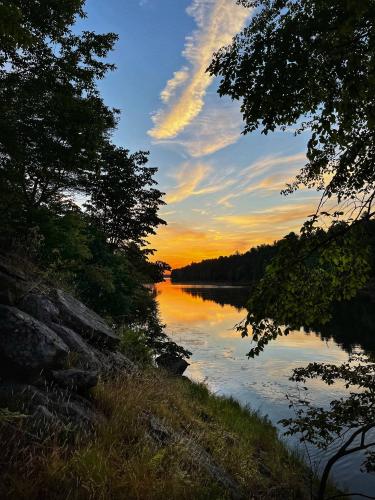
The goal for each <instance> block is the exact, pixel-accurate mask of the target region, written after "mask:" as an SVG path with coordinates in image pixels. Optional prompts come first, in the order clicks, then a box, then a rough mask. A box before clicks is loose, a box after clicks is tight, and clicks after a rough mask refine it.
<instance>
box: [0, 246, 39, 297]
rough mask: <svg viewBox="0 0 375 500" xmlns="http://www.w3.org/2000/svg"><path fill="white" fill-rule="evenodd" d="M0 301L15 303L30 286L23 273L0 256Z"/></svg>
mask: <svg viewBox="0 0 375 500" xmlns="http://www.w3.org/2000/svg"><path fill="white" fill-rule="evenodd" d="M0 284H1V285H0V302H1V303H2V304H7V305H15V304H16V303H17V301H19V300H20V299H21V298H22V296H23V295H25V294H26V293H27V292H28V290H29V289H30V288H31V285H30V283H29V282H28V280H27V278H26V276H25V274H24V273H23V272H22V271H21V270H19V269H17V267H16V266H14V265H12V264H11V263H10V262H9V260H8V259H6V258H4V257H3V256H0Z"/></svg>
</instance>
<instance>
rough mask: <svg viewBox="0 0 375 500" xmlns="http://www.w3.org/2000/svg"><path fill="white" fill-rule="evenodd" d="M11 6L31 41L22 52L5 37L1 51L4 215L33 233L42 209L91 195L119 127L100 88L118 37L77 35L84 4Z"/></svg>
mask: <svg viewBox="0 0 375 500" xmlns="http://www.w3.org/2000/svg"><path fill="white" fill-rule="evenodd" d="M6 3H7V4H8V8H9V9H11V10H12V12H16V13H17V15H18V17H19V19H18V22H19V29H20V30H21V31H22V30H26V31H28V32H29V36H30V37H31V38H30V43H26V45H25V46H24V45H21V46H22V50H19V48H20V47H19V45H20V42H18V41H17V39H18V36H16V39H15V40H13V44H12V43H11V42H12V41H9V37H7V35H6V34H5V38H4V40H5V46H1V47H0V103H1V105H0V114H1V123H0V191H1V202H0V203H1V205H0V208H1V211H2V213H4V214H7V209H8V208H9V209H11V210H12V212H11V215H12V217H13V221H12V222H13V224H15V223H18V224H20V226H21V228H22V227H23V228H25V227H26V228H27V227H28V226H29V225H30V218H31V215H32V214H31V212H32V211H33V210H34V209H35V208H38V207H40V206H47V207H51V206H53V205H56V204H59V203H61V201H62V196H63V195H64V196H66V193H67V191H74V190H80V189H84V188H85V186H86V184H87V174H88V172H90V171H94V170H95V168H96V162H97V157H98V153H99V152H100V149H101V147H102V144H103V140H104V139H105V138H106V137H108V134H109V132H110V131H111V129H113V127H114V126H115V123H116V118H115V113H114V111H113V110H111V109H109V108H108V107H107V106H105V104H104V103H103V101H102V99H101V97H100V95H99V93H98V90H97V88H96V81H97V80H98V79H100V78H103V77H104V75H105V74H106V72H107V71H108V70H109V69H112V68H113V66H112V65H111V64H108V63H107V62H105V61H104V60H103V58H105V56H106V55H107V53H108V51H109V50H111V48H112V46H113V44H114V42H115V40H116V38H117V37H116V35H114V34H112V33H109V34H106V35H98V34H95V33H92V32H84V33H82V34H80V35H76V34H74V33H73V31H72V23H73V22H74V20H75V18H76V17H77V16H78V17H82V16H83V12H82V5H83V2H81V1H77V0H74V1H69V2H63V3H61V2H55V1H52V0H49V1H47V2H36V3H33V4H32V5H31V4H30V2H25V1H15V2H14V1H12V2H6ZM44 15H45V17H42V16H44ZM17 33H18V31H17V29H16V35H17ZM7 40H8V41H9V44H7V43H6V41H7ZM15 207H17V210H14V208H15ZM5 220H7V217H6V218H5ZM3 222H4V219H3ZM21 230H22V229H21Z"/></svg>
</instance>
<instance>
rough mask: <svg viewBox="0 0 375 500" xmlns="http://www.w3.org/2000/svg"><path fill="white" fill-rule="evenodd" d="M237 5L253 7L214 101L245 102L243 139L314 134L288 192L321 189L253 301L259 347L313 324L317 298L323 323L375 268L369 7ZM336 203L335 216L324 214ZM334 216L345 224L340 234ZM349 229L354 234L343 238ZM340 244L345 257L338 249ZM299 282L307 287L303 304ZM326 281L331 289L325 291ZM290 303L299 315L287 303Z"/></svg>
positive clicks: (223, 54) (222, 68)
mask: <svg viewBox="0 0 375 500" xmlns="http://www.w3.org/2000/svg"><path fill="white" fill-rule="evenodd" d="M238 3H240V4H242V5H244V6H245V7H249V8H254V9H255V11H254V12H255V13H254V15H253V17H252V19H251V21H250V24H249V25H248V26H247V27H246V28H244V30H243V31H242V32H241V33H239V34H238V35H237V36H236V37H235V38H234V39H233V42H232V44H231V45H230V46H228V47H224V48H222V49H221V50H220V51H219V52H217V53H216V54H215V55H214V58H213V61H212V63H211V65H210V67H209V71H210V73H211V74H213V75H216V76H220V77H221V81H220V85H219V93H220V95H229V96H230V97H232V99H237V100H241V110H242V114H243V118H244V121H245V128H244V133H245V134H246V133H249V132H252V131H254V130H256V129H258V128H260V129H261V131H262V132H263V133H265V134H267V133H268V132H270V131H273V130H275V129H276V128H277V127H281V128H282V129H284V128H285V127H288V126H290V125H296V124H297V127H298V131H297V133H299V132H302V131H308V130H310V133H311V137H310V140H309V141H308V144H307V159H308V163H307V164H306V165H305V167H304V168H303V169H302V170H301V172H300V173H299V175H298V176H297V178H296V180H295V182H294V183H293V184H291V185H289V186H287V188H286V190H285V191H284V193H286V194H287V193H288V192H291V191H293V190H294V189H297V188H298V187H299V186H301V185H304V186H307V187H309V188H311V187H315V188H318V189H321V190H323V194H322V200H321V203H320V204H319V207H318V210H317V213H316V214H314V215H313V216H312V217H311V219H310V220H309V221H308V222H306V224H305V225H304V226H303V229H302V234H301V237H300V238H299V239H296V240H295V241H294V244H288V242H289V243H290V239H289V240H288V239H286V242H285V244H284V246H283V249H282V255H281V256H280V257H276V260H275V261H274V263H273V264H272V265H271V266H269V267H268V269H267V271H266V276H265V279H264V280H262V281H261V283H260V284H259V287H258V289H257V290H256V291H255V293H254V294H253V296H252V298H251V301H250V303H249V307H250V308H251V309H252V312H253V314H249V316H248V318H247V322H246V323H245V325H243V326H244V329H243V333H244V334H246V333H247V329H246V327H247V326H249V325H251V326H252V327H253V332H254V333H255V338H254V339H255V341H259V340H262V336H263V335H262V332H268V336H266V337H265V338H264V340H265V342H267V341H268V340H270V339H271V338H273V337H276V336H277V335H278V334H281V333H282V331H283V330H282V329H281V328H280V327H279V325H280V324H285V323H284V322H285V321H286V320H288V322H287V323H286V325H285V326H286V327H288V328H289V327H291V326H292V325H294V326H295V325H296V324H298V322H299V321H301V316H302V315H301V312H303V314H304V315H305V316H308V315H309V314H310V315H315V317H316V319H318V316H319V312H321V311H322V309H321V306H322V301H324V302H325V305H324V307H323V314H321V315H320V319H321V323H324V322H325V321H327V318H328V316H329V308H330V307H331V306H332V303H333V301H334V300H345V299H347V298H349V297H350V296H352V295H354V294H355V293H356V291H357V290H359V289H360V288H361V287H362V286H363V284H364V282H365V281H366V279H367V276H368V271H369V269H370V267H371V266H370V262H369V261H367V263H366V262H364V261H365V260H366V245H365V244H363V243H364V240H363V239H362V238H363V237H364V236H366V232H363V231H360V230H359V229H358V226H359V225H363V226H364V227H366V224H367V221H369V220H370V219H371V218H372V217H373V216H374V214H375V212H374V211H373V209H372V204H373V200H374V197H375V169H374V158H375V146H374V145H375V141H374V139H375V101H374V95H375V59H374V54H375V1H374V0H363V1H361V2H356V1H353V0H344V1H341V0H329V1H327V0H304V1H301V0H297V1H296V0H238ZM301 120H302V122H301V124H300V125H298V124H299V122H300V121H301ZM325 179H330V180H328V182H325ZM333 196H334V197H336V198H337V201H338V203H339V205H340V204H341V207H340V209H339V210H336V211H335V212H333V213H330V212H327V211H323V210H321V209H322V207H323V206H324V203H325V201H326V199H328V198H331V197H333ZM322 216H323V217H328V218H331V219H332V231H330V232H329V234H327V235H326V236H323V233H322V232H321V231H320V230H319V224H320V222H321V217H322ZM340 217H341V220H343V221H345V220H346V222H347V224H345V223H344V224H343V225H341V227H340V226H339V225H338V219H339V218H340ZM348 232H352V233H353V236H346V235H347V233H348ZM359 235H360V236H359ZM356 237H357V239H356V242H355V238H356ZM317 238H318V239H320V240H321V241H320V243H319V245H316V243H317ZM342 238H344V239H345V241H346V243H345V248H346V250H345V254H343V252H342V249H341V248H340V245H338V244H337V241H341V240H342ZM353 238H354V239H353ZM335 241H336V243H335ZM288 247H289V249H288ZM297 249H298V250H297ZM356 253H357V254H358V259H357V258H356ZM344 261H345V264H344ZM355 262H356V264H355V265H357V264H358V265H360V273H359V275H358V276H357V275H355V274H354V273H352V272H350V269H349V268H350V265H351V264H350V263H352V264H353V263H355ZM366 273H367V274H366ZM348 280H349V281H350V283H349V282H348ZM281 283H283V284H284V286H283V290H284V291H285V292H287V293H286V295H285V296H284V295H283V294H281V293H278V296H277V297H274V295H275V294H274V293H272V289H273V290H275V285H277V286H280V284H281ZM298 283H303V286H304V287H306V291H305V292H304V293H303V294H302V298H304V299H305V302H304V303H303V301H301V300H300V294H299V292H300V291H301V290H300V287H299V285H297V284H298ZM329 283H331V284H332V286H329V285H328V286H327V287H326V285H327V284H329ZM296 287H297V288H296ZM341 288H342V290H343V291H344V292H343V293H341V292H340V290H341ZM348 288H350V290H351V292H350V294H348V293H346V291H347V289H348ZM276 289H277V288H276ZM271 296H272V297H273V299H275V300H276V302H275V303H274V304H272V300H271ZM296 297H298V299H299V300H298V304H299V309H300V311H298V306H295V307H292V306H291V304H292V302H293V301H294V303H296V302H297V301H296ZM267 304H268V305H270V304H272V307H271V308H268V306H267ZM302 309H304V310H303V311H302ZM262 311H263V312H262ZM270 313H272V315H271V316H270ZM295 314H297V315H295ZM268 318H272V320H273V321H270V320H269V319H268ZM288 328H287V329H286V330H284V331H288ZM263 345H264V344H262V342H261V345H260V346H259V347H260V348H262V347H263ZM260 350H261V349H260ZM251 352H252V353H253V354H254V353H257V352H259V351H254V350H252V351H251Z"/></svg>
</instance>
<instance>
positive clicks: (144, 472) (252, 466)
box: [0, 369, 309, 500]
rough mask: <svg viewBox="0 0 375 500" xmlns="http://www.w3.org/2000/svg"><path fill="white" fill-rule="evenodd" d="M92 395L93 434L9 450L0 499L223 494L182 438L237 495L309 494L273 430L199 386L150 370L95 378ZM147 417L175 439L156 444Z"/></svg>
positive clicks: (304, 476)
mask: <svg viewBox="0 0 375 500" xmlns="http://www.w3.org/2000/svg"><path fill="white" fill-rule="evenodd" d="M93 398H94V401H95V404H96V406H97V408H98V410H100V411H101V412H102V413H103V414H104V415H105V417H106V418H105V419H103V423H102V424H100V425H99V426H98V428H97V431H96V433H95V435H94V436H92V437H89V438H88V437H87V436H86V437H85V438H83V437H82V438H81V439H78V440H77V441H76V442H75V444H74V445H71V444H70V445H69V446H66V445H65V446H62V445H59V444H58V443H56V442H52V441H51V442H49V443H43V444H40V443H39V444H38V445H32V444H28V445H25V444H23V445H22V446H20V447H19V448H17V446H16V447H15V448H13V449H12V457H13V459H12V461H11V462H10V463H7V464H5V463H3V470H2V477H1V485H0V497H1V498H17V499H23V498H25V499H26V498H27V499H30V500H31V499H43V498H48V499H62V498H64V499H65V498H70V499H86V498H87V499H92V498H94V499H111V498H114V499H133V498H134V499H159V498H160V499H163V500H164V499H166V498H168V499H192V498H194V499H225V498H230V496H229V493H228V492H227V491H225V490H224V489H223V487H222V486H221V485H219V484H218V483H216V482H215V481H214V480H213V479H212V478H211V477H210V476H209V475H208V474H207V472H206V471H205V470H203V469H202V467H201V466H200V465H199V460H197V457H196V456H194V453H192V452H191V449H187V447H186V438H187V439H189V440H190V441H191V442H194V443H197V444H199V446H201V447H202V448H203V449H204V450H206V451H207V452H208V453H210V455H211V456H212V458H213V460H214V461H215V463H216V464H217V465H219V466H221V467H222V468H223V469H225V470H226V471H227V472H228V473H229V474H230V475H231V476H232V477H233V478H234V479H235V481H236V482H237V483H238V484H239V485H240V486H241V488H242V490H243V492H244V497H245V498H260V499H261V498H264V499H272V498H274V499H283V500H288V499H303V498H309V494H308V491H307V488H306V485H307V483H308V474H309V472H308V470H307V468H306V467H305V466H304V465H303V464H302V462H301V461H299V460H298V459H297V458H296V457H295V456H294V455H293V454H291V453H290V452H289V451H288V450H287V449H286V447H285V446H284V445H283V444H282V443H281V441H280V440H279V439H278V437H277V433H276V431H275V429H274V427H272V425H271V424H270V423H269V422H268V421H267V420H265V419H264V418H261V417H260V416H258V415H257V414H255V413H252V412H249V411H248V410H246V409H244V408H242V407H241V406H240V405H239V404H238V403H237V402H236V401H234V400H232V399H225V398H221V397H217V396H214V395H212V394H211V393H210V392H209V391H208V390H207V388H206V387H205V386H204V385H200V384H194V383H192V382H190V381H189V380H188V379H185V378H177V377H170V376H168V375H167V374H165V373H163V372H162V371H160V370H156V369H149V370H148V371H144V372H142V373H140V374H138V375H134V376H132V377H126V378H121V379H118V380H117V381H113V382H110V383H109V382H102V383H100V384H99V385H98V387H97V388H96V389H95V391H94V393H93ZM150 414H152V415H155V416H157V417H158V419H159V420H161V421H163V422H164V423H165V425H166V426H167V427H168V428H170V429H173V431H174V433H175V435H179V436H181V437H182V436H183V437H184V438H183V439H182V438H181V440H179V439H177V440H173V441H172V442H166V443H164V444H161V443H157V442H155V441H154V440H153V439H152V438H150V436H149V424H148V421H147V418H145V416H147V415H150ZM3 442H4V440H3ZM5 455H6V454H5Z"/></svg>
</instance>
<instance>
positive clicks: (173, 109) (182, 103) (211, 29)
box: [149, 0, 249, 155]
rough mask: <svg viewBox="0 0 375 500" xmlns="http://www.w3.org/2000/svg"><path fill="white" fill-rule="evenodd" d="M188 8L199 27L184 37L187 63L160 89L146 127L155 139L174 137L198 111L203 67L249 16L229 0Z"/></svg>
mask: <svg viewBox="0 0 375 500" xmlns="http://www.w3.org/2000/svg"><path fill="white" fill-rule="evenodd" d="M187 12H188V14H190V15H191V16H193V18H194V19H195V21H196V23H197V26H198V29H197V30H196V31H194V32H193V34H192V35H191V36H188V37H186V41H185V49H184V52H183V55H184V57H185V58H186V60H187V62H188V66H184V67H183V68H182V69H181V70H180V71H177V72H176V73H175V74H174V76H173V78H172V79H171V80H169V81H168V83H167V85H166V87H165V89H164V90H163V91H162V93H161V99H162V100H163V102H164V103H165V104H166V106H165V107H164V108H163V109H160V110H159V111H158V112H157V113H155V115H154V116H153V121H154V127H153V128H152V129H151V130H150V131H149V135H150V136H151V137H153V138H154V139H158V140H163V139H171V138H174V137H176V136H177V135H178V134H179V133H180V132H182V131H183V130H184V129H185V127H186V126H187V125H189V124H190V123H191V122H192V121H193V120H194V119H195V118H196V117H197V116H198V115H199V113H200V112H201V110H202V108H203V105H204V98H205V95H206V92H207V88H208V86H209V85H210V84H211V82H212V78H211V77H210V76H209V74H208V73H207V72H206V69H207V67H208V66H209V64H210V62H211V59H212V55H213V53H214V52H215V51H217V50H218V49H219V48H220V47H222V46H224V45H228V44H229V43H230V41H231V40H232V38H233V36H234V35H235V34H236V33H237V32H238V31H239V30H240V29H241V28H242V27H243V25H244V22H245V20H246V18H247V17H248V16H249V9H245V8H243V7H241V6H239V5H236V4H235V3H234V2H233V1H232V0H193V3H192V5H191V6H190V7H189V8H188V10H187ZM177 90H178V91H179V92H177ZM196 155H198V154H197V152H196Z"/></svg>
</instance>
